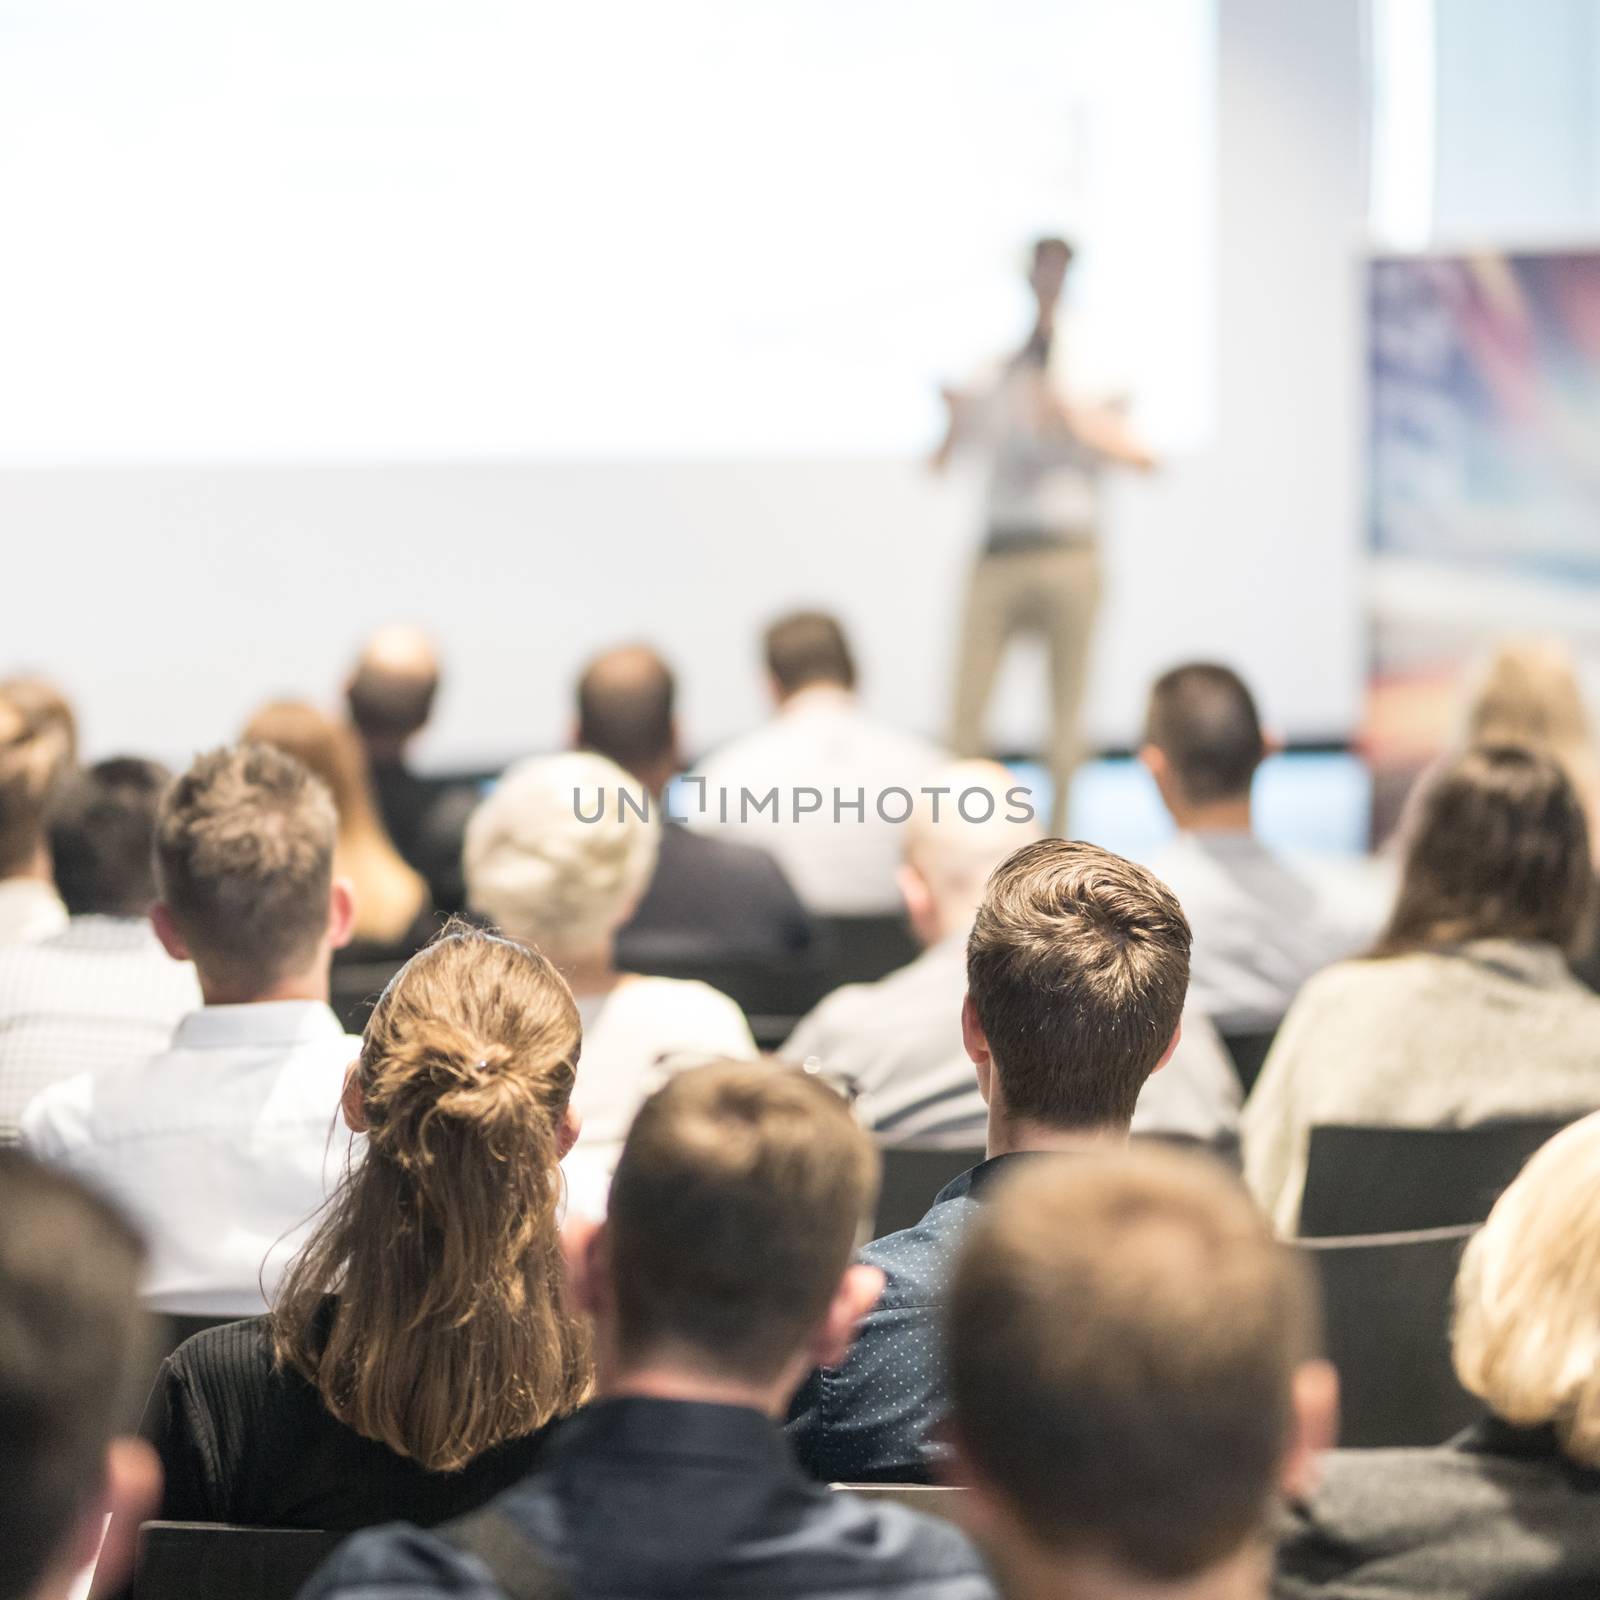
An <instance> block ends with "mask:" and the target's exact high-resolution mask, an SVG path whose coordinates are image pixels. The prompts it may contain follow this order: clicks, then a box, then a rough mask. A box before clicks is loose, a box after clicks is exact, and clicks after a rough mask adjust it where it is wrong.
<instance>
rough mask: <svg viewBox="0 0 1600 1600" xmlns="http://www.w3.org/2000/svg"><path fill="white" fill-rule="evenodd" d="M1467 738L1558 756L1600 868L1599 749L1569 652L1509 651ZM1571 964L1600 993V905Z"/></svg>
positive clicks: (1534, 646)
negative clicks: (1517, 745)
mask: <svg viewBox="0 0 1600 1600" xmlns="http://www.w3.org/2000/svg"><path fill="white" fill-rule="evenodd" d="M1466 732H1467V737H1468V739H1469V740H1470V741H1471V742H1472V743H1474V744H1520V745H1526V746H1529V747H1530V748H1532V749H1535V750H1543V751H1545V752H1546V753H1547V754H1549V755H1552V756H1554V757H1555V758H1556V760H1557V761H1559V762H1560V763H1561V767H1562V770H1563V771H1564V772H1565V773H1566V775H1567V777H1568V778H1569V779H1570V780H1571V783H1572V786H1573V788H1574V789H1576V790H1577V792H1578V798H1579V799H1580V800H1581V801H1582V802H1583V812H1584V816H1585V818H1586V819H1587V821H1588V824H1589V854H1590V856H1591V858H1593V859H1594V860H1595V862H1596V863H1597V865H1600V745H1597V743H1596V741H1595V732H1594V723H1593V721H1592V720H1591V719H1590V716H1589V708H1588V706H1587V705H1585V704H1584V698H1583V688H1582V686H1581V685H1580V684H1579V682H1578V672H1577V668H1576V666H1575V665H1574V664H1573V660H1572V656H1571V653H1570V652H1569V651H1568V650H1567V649H1566V647H1565V646H1564V645H1561V644H1560V643H1558V642H1556V641H1555V640H1550V639H1543V640H1541V639H1523V640H1513V641H1510V642H1508V643H1506V644H1504V645H1502V646H1501V647H1500V649H1499V650H1497V651H1496V652H1495V654H1494V656H1493V658H1492V659H1491V660H1490V662H1489V664H1488V666H1487V668H1486V669H1485V670H1484V672H1483V674H1482V676H1481V677H1480V678H1479V679H1478V681H1477V683H1476V685H1475V686H1474V689H1473V692H1472V697H1471V700H1470V703H1469V705H1468V707H1467V714H1466ZM1570 963H1571V966H1572V970H1573V972H1574V973H1575V974H1576V975H1577V976H1578V977H1579V978H1581V979H1582V980H1583V981H1584V983H1586V984H1587V985H1588V986H1589V987H1590V988H1591V989H1595V990H1600V900H1597V901H1596V902H1595V903H1592V904H1591V905H1590V907H1589V914H1588V916H1587V917H1586V918H1585V920H1584V925H1583V927H1582V929H1581V930H1580V931H1579V934H1578V937H1577V939H1576V940H1575V941H1574V945H1573V948H1572V951H1571V954H1570Z"/></svg>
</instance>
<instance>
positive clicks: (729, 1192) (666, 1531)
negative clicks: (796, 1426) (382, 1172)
mask: <svg viewBox="0 0 1600 1600" xmlns="http://www.w3.org/2000/svg"><path fill="white" fill-rule="evenodd" d="M876 1180H877V1173H876V1161H875V1158H874V1155H873V1151H872V1147H871V1145H870V1143H869V1142H868V1140H867V1139H866V1137H865V1135H864V1134H863V1133H862V1132H861V1131H860V1129H859V1128H857V1127H856V1126H855V1124H854V1123H853V1121H852V1120H851V1117H850V1113H849V1110H848V1108H847V1107H846V1106H845V1104H844V1102H843V1101H842V1100H840V1099H839V1098H838V1097H836V1096H835V1095H833V1094H832V1092H831V1091H830V1090H828V1089H826V1088H825V1087H823V1086H822V1085H821V1084H820V1083H818V1082H816V1081H815V1080H814V1079H811V1078H808V1077H806V1076H805V1075H803V1074H800V1073H793V1072H784V1071H778V1070H774V1069H772V1068H768V1067H760V1066H742V1065H739V1064H736V1063H719V1064H715V1065H710V1066H705V1067H702V1068H700V1069H698V1070H691V1071H687V1072H685V1073H683V1074H681V1075H679V1076H677V1077H675V1078H673V1079H672V1080H671V1081H669V1082H668V1084H667V1085H666V1086H665V1087H664V1088H663V1089H661V1090H660V1091H659V1092H658V1093H656V1094H655V1095H654V1096H653V1097H652V1098H651V1099H649V1100H648V1101H647V1102H646V1103H645V1105H644V1106H643V1108H642V1109H641V1110H640V1112H639V1116H638V1119H637V1120H636V1121H635V1123H634V1125H633V1128H632V1131H631V1132H630V1133H629V1135H628V1142H627V1147H626V1148H625V1149H624V1151H623V1154H622V1159H621V1161H620V1163H619V1164H618V1167H617V1175H616V1182H615V1185H614V1186H613V1189H612V1197H611V1214H610V1217H609V1219H608V1220H607V1222H606V1224H605V1226H604V1227H603V1228H602V1229H600V1230H598V1231H596V1230H587V1231H585V1232H584V1233H583V1235H582V1236H581V1237H580V1238H579V1239H578V1240H576V1241H575V1243H574V1249H573V1255H574V1258H575V1259H574V1273H575V1277H576V1281H577V1289H578V1293H579V1295H580V1296H581V1298H582V1300H583V1302H584V1304H585V1305H586V1306H587V1308H588V1309H589V1310H590V1311H591V1312H592V1314H593V1316H594V1319H595V1324H596V1352H597V1363H598V1368H599V1398H598V1399H597V1400H596V1401H595V1403H594V1404H592V1405H590V1406H588V1407H587V1408H586V1409H584V1410H583V1411H581V1412H579V1413H578V1415H577V1416H575V1417H573V1418H572V1419H571V1420H569V1421H567V1422H565V1423H562V1424H561V1425H560V1427H559V1428H558V1429H557V1431H556V1433H555V1436H554V1438H553V1440H552V1441H551V1445H550V1447H549V1449H548V1451H547V1453H546V1454H545V1455H543V1456H542V1457H541V1459H540V1463H539V1465H538V1467H537V1468H536V1470H535V1471H534V1473H533V1475H532V1476H531V1477H529V1478H528V1479H527V1480H526V1482H524V1483H522V1484H520V1485H519V1486H518V1487H516V1488H514V1489H512V1490H510V1491H509V1492H508V1493H507V1494H505V1495H504V1496H502V1497H501V1498H500V1499H499V1500H498V1501H497V1502H496V1503H495V1505H494V1507H493V1508H492V1509H491V1510H490V1511H489V1512H488V1513H486V1514H480V1517H479V1518H478V1519H474V1520H473V1521H471V1522H469V1523H466V1524H458V1525H456V1527H454V1528H449V1529H445V1530H443V1533H444V1537H442V1538H441V1537H440V1536H439V1535H437V1534H428V1533H423V1532H420V1531H417V1530H414V1529H409V1528H404V1527H401V1528H389V1529H382V1530H377V1531H373V1532H370V1533H364V1534H358V1535H357V1536H356V1538H355V1539H353V1540H351V1541H350V1542H349V1543H348V1544H346V1545H345V1546H344V1547H343V1548H342V1549H341V1550H340V1551H339V1552H338V1553H336V1554H335V1555H334V1557H333V1559H332V1561H331V1562H330V1563H329V1565H328V1566H327V1567H326V1568H324V1570H323V1571H322V1573H321V1574H319V1575H318V1577H316V1578H314V1579H313V1580H312V1583H311V1586H310V1588H309V1589H308V1590H307V1592H306V1593H307V1600H334V1597H342V1596H346V1595H348V1596H352V1597H353V1596H356V1595H361V1596H367V1597H370V1600H383V1597H396V1600H398V1597H399V1596H401V1595H405V1596H408V1597H416V1600H422V1597H425V1596H433V1595H438V1596H443V1595H451V1596H456V1597H462V1600H465V1597H471V1600H491V1597H493V1600H500V1597H502V1596H504V1595H506V1594H531V1593H539V1594H545V1595H555V1594H563V1595H570V1596H572V1597H574V1600H582V1597H585V1596H591V1595H592V1596H610V1595H621V1594H627V1595H635V1596H648V1595H684V1596H688V1595H694V1596H701V1597H705V1600H714V1597H717V1596H728V1597H732V1596H749V1595H763V1596H793V1597H802V1596H816V1597H819V1600H820V1597H824V1596H838V1597H843V1596H847V1595H848V1596H865V1595H904V1596H906V1597H907V1600H909V1597H911V1596H913V1595H916V1596H919V1597H932V1600H940V1597H943V1600H955V1597H957V1596H974V1597H977V1596H987V1595H988V1594H989V1593H990V1587H989V1584H988V1580H987V1579H986V1578H985V1577H984V1575H983V1572H982V1568H981V1566H980V1564H979V1560H978V1557H977V1555H976V1553H975V1552H974V1551H973V1550H972V1548H971V1546H970V1545H968V1544H967V1542H966V1541H965V1539H963V1538H962V1536H961V1535H960V1534H959V1533H958V1532H957V1531H956V1530H955V1529H954V1528H953V1527H951V1526H950V1525H949V1524H948V1523H943V1522H938V1521H935V1520H933V1519H930V1518H927V1517H923V1516H919V1515H918V1514H916V1513H914V1512H911V1511H908V1510H906V1509H905V1508H903V1507H901V1506H896V1505H886V1504H881V1503H872V1502H867V1501H862V1500H858V1499H856V1498H855V1497H854V1496H851V1495H847V1494H834V1493H830V1492H829V1491H828V1490H827V1489H825V1488H823V1487H822V1486H821V1485H818V1484H814V1483H809V1482H807V1481H806V1479H805V1478H804V1477H803V1476H802V1475H801V1474H800V1473H799V1472H798V1471H797V1470H796V1468H795V1466H794V1463H793V1461H792V1460H791V1459H790V1457H789V1454H788V1452H787V1450H786V1449H785V1447H784V1442H783V1439H782V1436H781V1435H780V1433H779V1432H778V1429H777V1426H776V1419H777V1418H778V1417H781V1416H782V1414H783V1410H784V1407H785V1405H786V1404H787V1401H788V1398H789V1394H790V1392H791V1391H792V1390H793V1388H794V1386H795V1384H796V1383H797V1382H798V1381H799V1380H800V1378H801V1376H802V1375H803V1374H804V1373H805V1372H806V1371H807V1370H808V1369H809V1368H810V1367H811V1366H812V1365H813V1364H814V1363H815V1362H817V1361H818V1360H822V1361H835V1360H837V1359H838V1357H839V1355H840V1354H841V1353H842V1351H843V1350H844V1348H845V1346H846V1345H847V1344H848V1342H849V1338H850V1330H851V1327H852V1325H853V1324H854V1322H855V1320H856V1318H857V1317H858V1316H859V1315H860V1314H861V1312H862V1311H863V1310H864V1309H865V1308H866V1307H867V1306H868V1305H870V1304H871V1302H872V1299H873V1296H874V1295H875V1293H876V1292H877V1288H878V1283H879V1277H878V1274H877V1273H875V1272H873V1271H872V1270H871V1269H870V1268H865V1267H858V1266H852V1265H851V1264H850V1254H851V1249H852V1246H853V1243H854V1239H855V1234H856V1230H857V1228H858V1227H859V1225H860V1221H861V1219H862V1217H863V1216H864V1215H865V1214H866V1213H867V1211H868V1209H869V1208H870V1206H871V1204H872V1198H873V1190H874V1188H875V1187H876ZM474 1556H476V1557H477V1559H473V1557H474ZM502 1574H503V1575H504V1578H505V1581H504V1582H501V1583H496V1582H491V1581H489V1580H490V1577H491V1576H494V1577H499V1576H500V1575H502Z"/></svg>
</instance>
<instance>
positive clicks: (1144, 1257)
mask: <svg viewBox="0 0 1600 1600" xmlns="http://www.w3.org/2000/svg"><path fill="white" fill-rule="evenodd" d="M947 1329H948V1359H949V1371H950V1385H951V1398H952V1405H953V1424H954V1431H955V1435H956V1437H957V1439H958V1440H959V1442H960V1446H961V1449H962V1451H963V1453H964V1454H965V1455H966V1457H967V1459H968V1460H969V1461H970V1463H971V1464H972V1467H973V1470H974V1472H975V1473H976V1474H977V1475H978V1476H979V1477H980V1478H981V1479H982V1481H983V1482H984V1484H985V1485H986V1486H988V1487H989V1488H991V1489H992V1491H993V1492H994V1493H996V1495H997V1496H998V1497H1000V1498H1001V1499H1002V1500H1003V1501H1004V1502H1005V1503H1006V1504H1007V1505H1008V1506H1009V1507H1010V1508H1011V1510H1012V1511H1013V1512H1014V1514H1015V1515H1016V1516H1017V1518H1018V1519H1019V1520H1020V1521H1021V1522H1022V1524H1023V1525H1024V1527H1026V1528H1027V1529H1028V1530H1029V1532H1030V1533H1031V1534H1032V1535H1033V1536H1034V1537H1035V1538H1036V1539H1037V1540H1038V1541H1039V1542H1040V1543H1041V1544H1043V1545H1045V1546H1047V1547H1049V1548H1051V1549H1054V1550H1057V1551H1060V1552H1063V1553H1065V1552H1072V1553H1083V1554H1088V1555H1092V1556H1099V1557H1102V1558H1104V1557H1110V1558H1111V1559H1113V1560H1114V1561H1116V1562H1118V1563H1119V1564H1121V1565H1123V1566H1125V1567H1130V1568H1133V1569H1135V1570H1137V1571H1138V1572H1140V1573H1142V1574H1145V1575H1147V1576H1149V1577H1151V1578H1156V1579H1162V1580H1167V1581H1173V1580H1177V1579H1182V1578H1188V1577H1192V1576H1194V1575H1196V1574H1198V1573H1200V1572H1203V1571H1204V1570H1206V1569H1207V1568H1209V1567H1211V1566H1213V1565H1215V1564H1217V1563H1218V1562H1220V1561H1223V1560H1225V1559H1226V1558H1227V1557H1228V1556H1230V1555H1231V1554H1233V1553H1234V1552H1235V1551H1236V1550H1238V1549H1240V1548H1241V1547H1242V1546H1243V1545H1245V1544H1246V1543H1247V1542H1249V1541H1250V1540H1252V1539H1254V1538H1256V1537H1258V1536H1259V1535H1261V1534H1262V1533H1263V1532H1264V1530H1265V1528H1266V1525H1267V1522H1268V1518H1269V1516H1270V1512H1271V1505H1272V1501H1273V1498H1274V1494H1275V1491H1276V1489H1277V1487H1278V1474H1279V1471H1280V1469H1281V1467H1282V1464H1283V1461H1284V1457H1285V1455H1286V1453H1287V1451H1288V1449H1289V1446H1290V1441H1291V1439H1292V1436H1293V1430H1294V1415H1293V1392H1292V1391H1293V1376H1294V1372H1295V1369H1296V1367H1297V1366H1299V1364H1300V1363H1301V1362H1303V1361H1305V1360H1307V1359H1309V1358H1310V1357H1311V1356H1312V1355H1314V1353H1315V1348H1316V1329H1317V1308H1316V1298H1315V1293H1314V1289H1313V1285H1312V1283H1311V1281H1310V1279H1309V1277H1308V1275H1307V1273H1306V1270H1305V1268H1304V1265H1303V1264H1302V1263H1301V1262H1300V1261H1299V1260H1298V1259H1297V1258H1296V1257H1295V1256H1294V1255H1293V1254H1292V1253H1291V1251H1290V1250H1289V1249H1288V1248H1287V1247H1286V1246H1283V1245H1280V1244H1278V1243H1277V1242H1276V1241H1275V1240H1274V1239H1273V1238H1272V1236H1271V1233H1270V1230H1269V1229H1268V1227H1267V1224H1266V1222H1265V1221H1264V1220H1263V1218H1262V1217H1261V1215H1260V1213H1259V1212H1258V1211H1257V1210H1256V1208H1255V1207H1254V1205H1252V1203H1251V1201H1250V1199H1249V1197H1248V1196H1247V1195H1246V1193H1245V1192H1244V1190H1243V1189H1242V1188H1241V1187H1240V1186H1239V1185H1238V1183H1237V1181H1236V1180H1235V1179H1234V1178H1233V1177H1232V1176H1231V1175H1230V1174H1228V1173H1227V1172H1226V1171H1225V1170H1224V1169H1223V1168H1222V1167H1220V1166H1219V1165H1218V1164H1217V1163H1216V1162H1214V1161H1213V1160H1211V1159H1210V1158H1208V1157H1205V1156H1200V1155H1190V1154H1180V1153H1178V1152H1175V1151H1168V1150H1148V1149H1147V1150H1139V1151H1125V1152H1119V1153H1117V1154H1112V1155H1095V1156H1084V1157H1079V1158H1052V1159H1048V1160H1045V1159H1041V1160H1038V1161H1036V1162H1034V1163H1030V1164H1029V1165H1027V1166H1025V1167H1023V1168H1022V1169H1021V1171H1020V1172H1018V1173H1017V1174H1016V1175H1015V1176H1013V1177H1012V1178H1010V1179H1009V1180H1008V1181H1007V1182H1006V1183H1004V1184H1003V1185H1001V1186H1000V1187H999V1188H998V1190H997V1192H996V1194H995V1197H994V1199H993V1200H992V1201H991V1202H990V1203H989V1204H987V1205H985V1206H984V1207H983V1208H982V1209H981V1212H980V1214H979V1215H978V1216H977V1217H976V1218H975V1219H974V1221H973V1223H972V1226H971V1229H970V1231H969V1232H968V1234H967V1235H966V1238H965V1241H964V1243H963V1247H962V1251H961V1256H960V1260H959V1263H958V1265H957V1268H956V1275H955V1282H954V1286H953V1289H952V1293H951V1298H950V1304H949V1308H948V1315H947Z"/></svg>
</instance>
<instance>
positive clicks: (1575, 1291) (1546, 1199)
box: [1453, 1113, 1600, 1467]
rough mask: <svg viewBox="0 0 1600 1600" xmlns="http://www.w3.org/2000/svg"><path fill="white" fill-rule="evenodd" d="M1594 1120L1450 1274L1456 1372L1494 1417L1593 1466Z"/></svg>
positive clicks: (1599, 1325) (1514, 1194)
mask: <svg viewBox="0 0 1600 1600" xmlns="http://www.w3.org/2000/svg"><path fill="white" fill-rule="evenodd" d="M1597 1282H1600V1113H1596V1114H1595V1115H1592V1116H1588V1117H1585V1118H1584V1119H1583V1120H1582V1121H1581V1122H1578V1123H1575V1124H1574V1125H1573V1126H1572V1127H1570V1128H1566V1129H1563V1130H1562V1132H1560V1133H1558V1134H1557V1135H1556V1136H1555V1138H1553V1139H1552V1140H1550V1142H1549V1143H1548V1144H1546V1145H1544V1146H1543V1147H1542V1148H1540V1149H1539V1150H1538V1151H1536V1152H1535V1154H1534V1156H1533V1158H1532V1159H1531V1160H1530V1161H1529V1162H1528V1164H1527V1166H1525V1167H1524V1168H1523V1169H1522V1171H1521V1172H1520V1173H1519V1174H1518V1176H1517V1178H1516V1180H1515V1182H1513V1183H1512V1185H1511V1187H1510V1188H1508V1189H1507V1190H1506V1192H1505V1193H1504V1194H1503V1195H1501V1196H1500V1199H1499V1200H1498V1201H1497V1202H1496V1204H1495V1207H1494V1210H1493V1211H1491V1212H1490V1213H1489V1220H1488V1221H1487V1222H1486V1223H1485V1224H1484V1225H1483V1227H1481V1228H1480V1229H1479V1230H1478V1231H1477V1233H1475V1234H1474V1235H1473V1236H1472V1239H1471V1241H1470V1242H1469V1243H1468V1245H1467V1249H1466V1254H1465V1255H1464V1256H1463V1258H1462V1262H1461V1271H1460V1273H1459V1275H1458V1276H1457V1278H1456V1297H1455V1300H1456V1303H1455V1334H1454V1340H1453V1348H1454V1354H1455V1368H1456V1376H1457V1377H1458V1378H1460V1380H1461V1383H1462V1386H1463V1387H1464V1388H1466V1389H1468V1390H1469V1391H1470V1392H1471V1393H1473V1394H1475V1395H1477V1396H1478V1398H1479V1399H1481V1400H1483V1401H1484V1402H1485V1403H1486V1404H1487V1405H1488V1407H1489V1409H1490V1410H1491V1411H1493V1412H1494V1413H1495V1414H1496V1415H1498V1416H1500V1417H1503V1418H1504V1419H1505V1420H1506V1421H1507V1422H1512V1423H1517V1424H1519V1425H1522V1426H1535V1425H1540V1424H1547V1425H1550V1426H1553V1427H1554V1429H1555V1432H1556V1437H1557V1438H1558V1439H1559V1441H1560V1443H1561V1448H1562V1451H1563V1452H1564V1453H1565V1455H1566V1456H1567V1458H1568V1459H1569V1460H1571V1461H1575V1462H1577V1463H1578V1464H1579V1465H1581V1466H1586V1467H1600V1293H1597V1292H1596V1287H1595V1286H1596V1283H1597Z"/></svg>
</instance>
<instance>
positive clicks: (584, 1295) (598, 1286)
mask: <svg viewBox="0 0 1600 1600" xmlns="http://www.w3.org/2000/svg"><path fill="white" fill-rule="evenodd" d="M561 1253H562V1254H563V1255H564V1256H565V1257H566V1262H567V1282H568V1283H569V1284H570V1285H571V1287H572V1298H573V1301H574V1302H575V1303H576V1304H577V1306H578V1308H579V1309H580V1310H581V1311H586V1312H588V1314H589V1315H590V1316H591V1317H598V1316H601V1315H603V1314H604V1313H605V1312H606V1310H607V1309H608V1308H609V1306H610V1304H611V1235H610V1232H609V1230H608V1229H607V1227H606V1225H605V1223H603V1222H591V1221H589V1219H588V1218H586V1217H569V1218H568V1220H567V1224H566V1226H565V1227H564V1228H562V1230H561Z"/></svg>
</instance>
